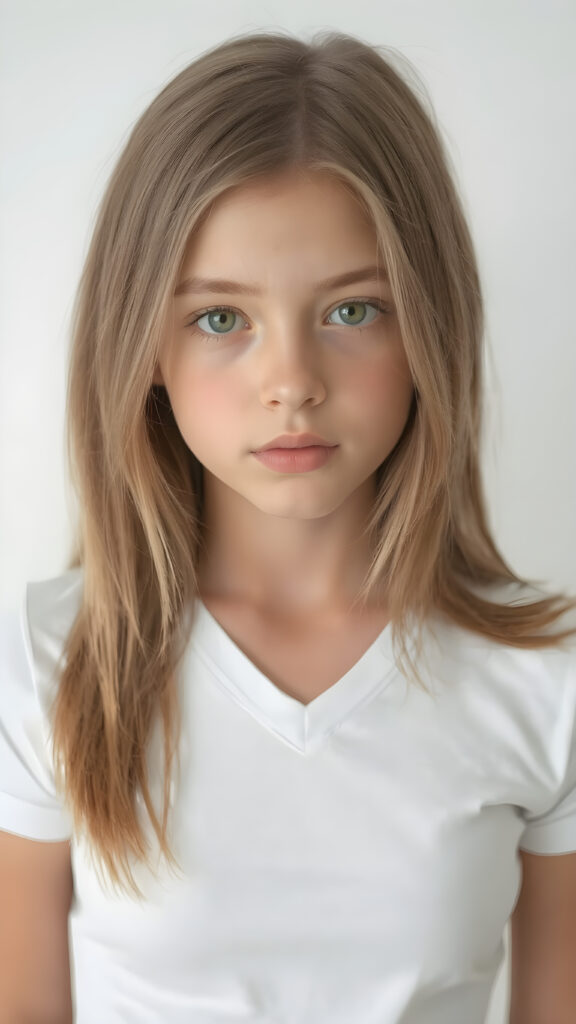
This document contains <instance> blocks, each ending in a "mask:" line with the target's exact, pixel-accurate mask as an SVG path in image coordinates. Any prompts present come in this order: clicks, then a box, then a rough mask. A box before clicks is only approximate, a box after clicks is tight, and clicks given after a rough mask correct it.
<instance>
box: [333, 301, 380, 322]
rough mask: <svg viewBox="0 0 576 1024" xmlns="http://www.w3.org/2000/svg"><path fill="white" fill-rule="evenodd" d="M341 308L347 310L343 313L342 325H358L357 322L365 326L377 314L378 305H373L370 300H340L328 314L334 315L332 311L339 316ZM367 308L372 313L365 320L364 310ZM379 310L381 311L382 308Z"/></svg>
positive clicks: (372, 320)
mask: <svg viewBox="0 0 576 1024" xmlns="http://www.w3.org/2000/svg"><path fill="white" fill-rule="evenodd" d="M341 309H344V310H347V312H346V313H345V314H344V325H345V326H346V327H358V325H359V324H361V325H362V327H367V326H368V324H371V323H373V322H374V320H375V319H376V317H377V316H378V312H379V310H380V307H377V306H375V305H374V303H372V302H362V301H361V300H360V299H353V300H351V301H348V302H342V303H341V304H340V305H339V306H337V307H336V309H335V310H334V311H333V312H332V313H331V314H330V316H334V313H338V315H339V316H340V315H341V314H340V310H341ZM369 309H371V310H372V312H373V314H374V315H373V316H372V317H371V318H370V319H369V320H365V319H364V317H365V316H366V310H369ZM380 311H381V312H383V310H380Z"/></svg>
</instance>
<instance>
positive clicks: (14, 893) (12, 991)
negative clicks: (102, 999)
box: [0, 831, 73, 1024]
mask: <svg viewBox="0 0 576 1024" xmlns="http://www.w3.org/2000/svg"><path fill="white" fill-rule="evenodd" d="M72 891H73V881H72V868H71V861H70V843H69V842H68V841H66V842H56V843H47V842H36V841H35V840H32V839H23V838H22V837H21V836H17V835H13V834H11V833H8V832H2V831H0V907H1V908H2V912H1V913H0V1007H1V1008H2V1011H3V1012H7V1013H8V1014H9V1016H8V1017H7V1018H6V1019H7V1020H8V1019H9V1020H10V1021H17V1020H18V1019H19V1016H20V1019H22V1020H26V1021H30V1022H31V1024H32V1022H35V1021H38V1022H39V1024H44V1022H58V1024H67V1022H69V1021H70V1022H71V1021H72V1005H71V985H70V962H69V951H68V911H69V909H70V903H71V899H72ZM2 1019H3V1020H4V1018H2Z"/></svg>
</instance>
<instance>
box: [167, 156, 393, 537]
mask: <svg viewBox="0 0 576 1024" xmlns="http://www.w3.org/2000/svg"><path fill="white" fill-rule="evenodd" d="M376 253H377V240H376V235H375V231H374V228H373V226H372V225H371V223H370V222H369V220H368V218H367V216H366V215H365V214H364V212H363V210H362V208H361V207H360V205H359V203H358V202H357V201H356V200H355V198H354V197H353V196H352V194H351V193H350V192H348V191H347V190H346V189H345V188H344V187H343V186H342V185H341V184H340V183H339V182H338V181H337V179H335V178H333V177H330V176H328V175H326V174H317V173H316V174H309V175H307V176H303V175H296V174H294V173H290V174H284V175H282V176H280V177H276V178H275V179H270V180H267V181H266V183H265V184H262V183H258V184H250V185H249V186H242V187H239V188H237V189H234V190H233V191H231V192H229V193H227V194H226V195H224V196H222V197H221V198H220V199H219V200H218V201H217V202H216V203H215V204H214V206H213V208H212V210H211V212H210V215H209V216H208V217H207V218H206V220H205V221H204V222H203V224H202V225H201V227H200V229H199V230H198V232H197V233H196V234H195V236H194V238H193V240H192V243H191V245H190V247H189V250H188V252H187V255H186V259H185V261H184V265H183V269H182V273H181V275H180V280H179V283H178V287H177V289H176V293H175V296H174V300H173V318H172V323H171V324H170V325H169V327H168V328H167V330H166V334H165V337H164V339H163V344H162V347H161V352H160V357H159V361H158V366H157V369H156V374H155V378H154V381H155V383H160V384H164V385H165V387H166V390H167V392H168V396H169V398H170V402H171V405H172V409H173V412H174V416H175V419H176V422H177V424H178V427H179V429H180V432H181V434H182V437H183V438H184V441H185V442H186V444H187V445H188V447H189V448H190V450H191V451H192V452H193V453H194V455H195V456H196V458H197V459H198V460H199V461H200V462H201V463H202V465H203V466H204V469H205V482H206V474H209V475H210V481H209V482H210V487H211V488H214V487H216V488H222V490H225V489H226V488H231V489H232V491H234V492H236V495H238V496H241V497H242V498H244V499H245V500H246V501H247V502H249V503H251V505H252V506H256V507H257V508H258V509H260V510H261V511H262V512H267V513H269V514H271V515H274V516H282V517H296V518H298V517H300V518H317V517H319V516H324V515H328V514H330V513H332V512H334V511H335V510H336V509H337V508H338V507H340V506H341V505H342V504H343V503H345V502H346V501H347V500H348V499H350V498H351V497H352V496H353V495H356V500H357V499H358V494H356V492H357V491H358V489H359V488H362V487H364V488H365V490H366V489H367V488H368V489H369V487H370V483H371V482H372V483H373V480H372V478H373V475H374V473H375V471H376V470H377V468H378V466H379V465H380V464H381V463H382V462H383V461H384V459H386V457H387V456H388V455H389V453H390V452H391V451H392V449H393V448H394V446H395V444H396V443H397V441H398V440H399V438H400V436H401V434H402V431H403V429H404V426H405V423H406V420H407V417H408V414H409V411H410V405H411V400H412V394H413V385H412V379H411V375H410V371H409V367H408V363H407V360H406V356H405V353H404V350H403V345H402V339H401V336H400V331H399V327H398V321H397V317H396V314H395V311H394V307H393V304H392V294H391V291H390V286H389V285H388V283H387V281H386V274H385V269H384V268H382V267H380V281H377V280H376V279H374V275H373V274H372V273H371V272H370V270H369V269H366V268H371V267H374V266H375V264H376ZM343 274H350V275H352V274H355V275H356V274H357V280H355V281H354V282H352V281H348V283H340V284H337V285H336V284H330V283H327V282H329V279H331V278H335V277H338V276H340V275H343ZM192 278H195V279H200V278H201V279H203V281H201V282H200V281H197V283H196V284H195V285H194V286H193V285H192V284H191V283H190V279H192ZM207 279H219V283H215V284H212V285H209V283H208V281H207ZM227 282H236V284H233V283H227ZM248 289H250V292H248ZM217 306H227V307H229V308H228V309H226V310H222V309H221V310H217V311H216V312H212V313H210V312H207V310H209V308H210V307H212V308H213V307H217ZM379 307H380V308H379ZM193 321H196V322H195V323H193ZM304 432H308V433H314V434H317V435H320V437H321V438H323V439H324V440H326V441H327V442H329V443H330V444H331V445H336V446H337V447H335V448H333V449H332V451H331V454H330V457H329V459H328V460H327V461H326V462H325V463H324V464H323V465H320V466H318V467H317V468H313V469H300V470H298V471H296V472H286V471H285V470H283V469H281V468H280V469H279V468H271V467H270V466H269V465H266V464H263V463H262V462H261V461H260V460H259V459H258V458H257V457H256V456H255V455H254V454H253V453H254V451H255V450H256V449H260V448H262V447H263V446H265V445H267V444H269V442H270V441H272V440H274V439H275V438H277V437H278V435H280V434H300V433H304ZM228 493H229V492H228ZM370 493H372V491H371V492H370Z"/></svg>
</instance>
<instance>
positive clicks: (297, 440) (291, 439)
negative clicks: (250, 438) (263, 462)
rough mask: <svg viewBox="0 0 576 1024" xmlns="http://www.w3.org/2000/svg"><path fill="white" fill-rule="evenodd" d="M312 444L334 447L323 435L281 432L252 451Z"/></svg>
mask: <svg viewBox="0 0 576 1024" xmlns="http://www.w3.org/2000/svg"><path fill="white" fill-rule="evenodd" d="M313 445H318V446H320V447H322V448H335V447H336V445H334V444H332V442H331V441H327V440H326V439H325V438H324V437H319V436H318V434H281V435H280V436H279V437H275V438H274V440H273V441H269V442H268V444H264V445H262V447H260V448H255V449H254V451H256V452H265V451H269V449H270V448H310V447H312V446H313Z"/></svg>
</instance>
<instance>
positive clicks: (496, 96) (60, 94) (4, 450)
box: [0, 0, 576, 1024]
mask: <svg viewBox="0 0 576 1024" xmlns="http://www.w3.org/2000/svg"><path fill="white" fill-rule="evenodd" d="M0 14H1V25H0V40H1V41H0V47H1V52H0V57H1V62H0V138H1V139H2V150H3V152H2V159H1V162H0V215H1V235H0V340H1V349H0V357H1V365H0V380H1V382H2V386H1V401H0V431H1V432H0V444H1V448H0V486H1V501H0V565H1V573H0V605H1V606H2V607H5V606H8V605H14V604H15V603H17V602H19V601H20V600H21V596H22V591H23V586H24V583H25V581H26V580H28V579H41V578H45V577H49V576H53V575H57V574H58V573H60V572H61V571H62V570H63V568H64V560H65V558H66V557H67V554H68V547H69V534H70V524H71V523H72V521H73V517H74V499H73V496H72V495H71V493H70V492H69V488H68V484H67V478H66V467H65V463H64V443H63V424H64V388H65V360H66V351H67V346H68V329H69V316H70V311H71V305H72V300H73V296H74V292H75V288H76V284H77V281H78V276H79V274H80V269H81V265H82V261H83V257H84V254H85V251H86V248H87V244H88V238H89V233H90V230H91V226H92V223H93V217H94V213H95V209H96V205H97V202H98V200H99V198H100V196H101V193H102V190H103V188H104V185H105V182H106V180H107V178H108V176H109V174H110V172H111V170H112V167H113V165H114V162H115V160H116V158H117V156H118V154H119V152H120V149H121V147H122V145H123V143H124V141H125V140H126V138H127V136H128V133H129V131H130V129H131V126H132V124H133V123H134V121H135V120H136V118H137V117H138V116H139V115H140V113H141V112H142V111H143V109H144V108H145V107H146V106H147V105H148V104H149V103H150V102H151V100H152V99H153V98H154V96H155V95H156V94H157V92H158V91H159V90H160V88H161V87H162V86H163V85H164V84H165V83H166V82H167V81H168V80H169V79H170V78H171V77H172V76H173V75H174V74H176V73H177V72H178V71H179V70H180V69H181V68H182V67H184V65H185V64H187V63H188V62H189V61H191V60H192V59H193V58H194V57H195V56H196V55H197V54H198V53H199V52H200V51H201V50H203V49H205V48H207V47H208V46H212V45H214V44H215V43H218V42H220V41H223V40H224V39H225V38H227V37H228V36H229V35H231V34H232V33H237V32H249V31H262V30H274V29H277V28H282V29H287V30H289V31H292V32H295V33H297V34H299V35H302V36H304V37H307V36H309V35H310V34H311V33H312V32H313V31H316V30H318V29H337V30H342V31H347V32H351V33H353V34H354V35H357V36H359V37H360V38H363V39H364V40H365V41H366V42H371V43H376V44H383V45H387V46H393V47H395V48H396V49H398V50H400V51H401V52H402V53H403V54H404V55H405V56H407V57H408V58H409V59H410V60H411V61H412V63H413V64H414V65H415V67H416V69H417V70H418V72H419V73H420V75H421V76H422V77H423V79H424V82H425V84H426V86H427V87H428V89H429V92H430V94H431V97H432V101H433V103H434V106H435V109H436V112H437V115H438V118H439V121H440V124H441V126H442V129H443V134H444V138H445V140H446V142H447V144H448V147H449V151H450V154H451V157H452V160H453V162H454V165H455V170H456V177H457V181H458V184H459V187H460V190H461V193H462V194H463V197H464V202H465V206H466V210H467V213H468V217H469V221H470V224H471V228H472V232H473V236H474V239H475V242H476V246H477V251H478V256H479V261H480V268H481V274H482V279H483V284H484V289H485V295H486V312H487V322H488V339H487V341H488V348H487V357H486V372H487V421H486V433H485V448H484V465H485V480H486V490H487V496H488V502H489V507H490V515H491V524H492V528H493V532H494V535H495V538H496V540H497V543H498V544H499V546H500V548H501V550H502V551H503V553H504V556H505V557H506V558H507V560H508V561H509V562H510V563H511V565H512V567H513V568H514V569H515V570H516V571H517V572H519V573H520V574H522V575H525V576H529V577H531V578H536V579H539V580H541V581H543V582H544V583H546V584H547V585H548V586H549V588H554V587H563V588H566V589H568V590H569V591H570V592H571V593H573V592H574V591H575V590H576V544H575V523H576V471H575V455H576V401H575V383H576V337H575V334H576V331H575V327H574V324H575V319H576V318H575V314H574V281H575V280H576V246H575V245H574V227H575V207H576V195H575V187H574V182H575V181H576V133H575V132H574V124H575V123H576V111H575V107H576V101H575V97H576V64H575V62H574V46H575V43H576V6H575V5H574V4H573V3H572V2H570V0H566V2H563V0H539V2H534V0H532V2H529V0H471V2H460V3H456V2H455V0H435V2H434V3H430V0H380V2H379V3H378V4H375V3H374V0H354V2H353V3H350V2H346V3H344V2H343V0H300V2H298V0H296V2H293V3H291V4H286V3H285V0H268V2H267V3H257V2H250V0H242V2H233V0H219V3H218V4H200V3H194V2H193V0H162V2H161V0H156V2H151V0H97V2H96V0H91V2H84V3H83V2H81V0H60V2H57V0H45V2H42V0H37V2H32V0H18V2H15V0H14V2H12V3H8V2H6V0H4V2H3V3H1V4H0ZM507 949H508V938H507ZM507 971H508V962H506V964H505V966H504V968H503V970H502V971H501V973H500V975H499V977H498V980H497V984H496V987H495V990H494V995H493V1000H492V1007H491V1011H490V1015H489V1018H488V1021H487V1024H503V1022H504V1021H505V1020H506V1016H507Z"/></svg>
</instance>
